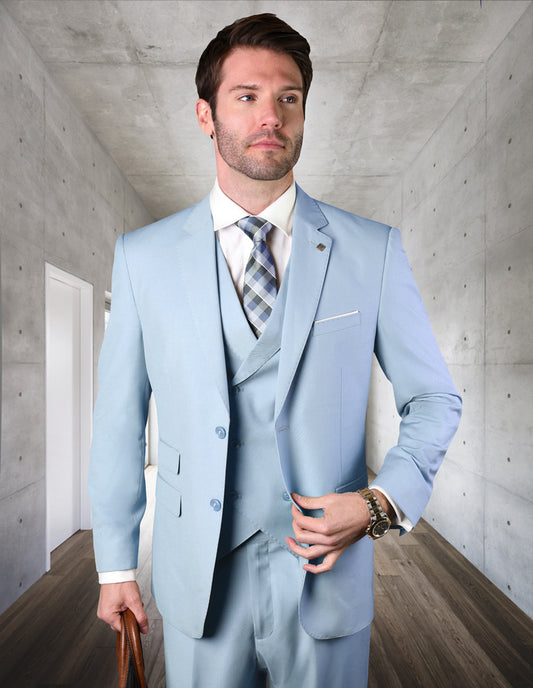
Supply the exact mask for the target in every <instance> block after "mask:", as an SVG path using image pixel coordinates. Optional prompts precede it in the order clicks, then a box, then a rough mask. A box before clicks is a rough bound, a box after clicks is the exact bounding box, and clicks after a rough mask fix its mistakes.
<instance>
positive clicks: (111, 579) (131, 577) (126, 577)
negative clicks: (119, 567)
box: [98, 569, 136, 585]
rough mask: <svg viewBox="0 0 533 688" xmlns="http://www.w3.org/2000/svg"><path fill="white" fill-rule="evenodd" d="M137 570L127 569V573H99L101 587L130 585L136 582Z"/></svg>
mask: <svg viewBox="0 0 533 688" xmlns="http://www.w3.org/2000/svg"><path fill="white" fill-rule="evenodd" d="M135 574H136V569H127V570H125V571H100V572H99V573H98V582H99V583H100V585H104V584H106V583H128V582H130V581H135Z"/></svg>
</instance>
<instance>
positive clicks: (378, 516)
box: [357, 487, 391, 540]
mask: <svg viewBox="0 0 533 688" xmlns="http://www.w3.org/2000/svg"><path fill="white" fill-rule="evenodd" d="M357 491H358V492H359V494H360V495H361V497H362V498H363V499H364V500H365V502H366V505H367V507H368V510H369V511H370V524H369V526H368V528H367V529H366V534H367V535H368V537H369V538H372V540H377V539H378V538H380V537H383V536H384V535H386V534H387V533H388V532H389V530H390V526H391V522H390V518H389V517H388V516H387V514H386V513H385V512H384V511H383V509H382V508H381V504H380V503H379V501H378V500H377V498H376V497H375V496H374V493H373V492H371V491H370V490H369V489H368V487H363V488H361V489H360V490H357Z"/></svg>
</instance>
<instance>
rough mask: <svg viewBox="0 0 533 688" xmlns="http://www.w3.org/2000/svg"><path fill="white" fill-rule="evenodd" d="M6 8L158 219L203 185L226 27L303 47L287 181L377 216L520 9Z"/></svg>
mask: <svg viewBox="0 0 533 688" xmlns="http://www.w3.org/2000/svg"><path fill="white" fill-rule="evenodd" d="M2 1H3V3H4V5H5V6H6V7H7V9H8V11H9V12H10V14H11V15H12V17H13V18H14V20H15V21H16V22H17V24H18V26H19V27H20V29H21V30H22V31H23V32H24V33H25V35H26V36H27V37H28V39H29V40H30V41H31V43H32V44H33V46H34V48H35V49H36V51H37V53H38V54H39V55H40V57H41V59H42V60H43V61H44V62H45V64H46V65H47V67H48V69H49V71H50V72H51V73H52V75H53V76H54V77H55V78H56V81H57V82H59V83H60V84H61V85H62V87H63V88H64V90H65V91H66V92H67V93H68V94H69V95H70V97H71V99H72V100H73V102H74V103H75V104H76V106H77V108H78V109H79V111H80V112H81V113H82V115H83V117H84V118H85V120H86V122H87V123H88V125H89V127H90V128H91V129H92V130H93V131H94V133H95V134H96V136H97V137H98V138H99V139H100V141H101V142H102V144H103V146H104V147H105V148H106V149H107V150H108V151H109V153H110V154H111V155H112V157H113V158H114V160H115V161H116V163H117V164H118V166H119V167H120V168H121V170H122V171H123V173H124V174H125V176H126V177H127V178H128V179H129V181H130V182H131V184H132V185H133V186H134V187H135V189H136V190H137V192H138V193H139V195H140V196H141V198H142V199H143V201H144V203H145V205H146V208H147V209H148V211H149V212H150V213H151V214H152V215H153V217H154V218H160V217H163V216H165V215H168V214H170V213H172V212H175V211H176V210H180V209H181V208H184V207H186V206H188V205H190V204H191V203H192V202H195V201H197V200H200V199H201V198H202V197H203V196H204V195H205V194H206V193H207V192H208V191H209V189H210V188H211V185H212V181H213V177H214V173H215V167H214V156H213V153H212V143H211V141H210V140H209V139H208V138H207V137H205V135H204V134H203V133H202V132H201V131H200V129H199V128H198V125H197V123H196V117H195V114H194V104H195V100H196V92H195V87H194V73H195V69H196V63H197V60H198V57H199V56H200V54H201V52H202V50H203V48H204V47H205V45H207V43H208V42H209V40H210V39H211V38H212V37H213V36H214V35H215V34H216V32H217V31H218V30H219V29H220V28H221V27H222V26H225V25H226V24H229V23H231V22H232V21H233V20H234V19H236V18H238V17H242V16H246V15H248V14H254V13H258V12H265V11H268V12H274V13H276V14H278V15H279V16H280V17H282V18H283V19H285V20H286V21H288V22H289V24H291V25H292V26H294V27H295V28H296V29H297V30H299V31H300V32H301V33H303V35H304V36H306V38H307V39H308V40H309V42H310V44H311V48H312V59H313V65H314V69H315V76H314V81H313V85H312V87H311V92H310V96H309V101H308V107H307V121H306V132H305V142H304V149H303V153H302V157H301V160H300V162H299V163H298V166H297V168H296V177H297V180H298V181H299V182H300V184H301V185H302V186H303V187H304V188H305V190H306V191H308V192H309V193H310V194H312V195H314V196H316V197H318V198H320V199H322V200H325V201H327V202H329V203H333V204H335V205H339V206H341V207H344V208H346V209H348V210H351V211H354V212H358V213H360V214H363V215H374V216H376V217H377V219H379V217H380V215H379V206H380V203H381V202H382V201H383V200H384V199H385V198H386V197H387V195H388V194H389V193H390V191H391V189H393V188H394V186H395V184H396V182H397V180H398V178H399V177H400V175H401V174H402V172H403V171H404V170H405V169H406V168H407V167H408V166H409V164H410V163H411V162H412V161H413V160H414V159H415V158H416V156H417V154H418V152H419V151H420V150H421V148H422V147H423V146H424V144H425V143H426V141H427V140H428V139H429V138H430V137H431V135H432V133H433V132H434V131H435V130H436V129H437V128H438V126H439V124H440V123H441V122H442V120H443V119H444V117H445V116H446V114H447V113H448V112H449V111H450V109H451V108H452V107H453V105H454V104H455V103H456V101H457V100H458V98H459V97H460V96H461V94H462V93H463V92H464V91H465V89H466V88H467V87H468V85H469V84H470V83H471V81H472V80H473V79H474V77H475V76H476V75H477V74H478V73H479V71H480V69H481V68H482V66H483V64H484V63H485V61H486V60H487V59H488V57H490V55H491V54H492V53H493V52H494V50H495V49H496V47H497V46H498V45H499V43H500V42H501V41H502V40H503V38H504V37H505V35H506V34H507V33H508V31H509V30H510V29H511V27H512V26H513V25H514V24H515V23H516V21H517V20H518V19H519V18H520V16H521V15H522V14H523V12H524V11H525V10H526V8H527V6H528V5H529V4H530V2H529V1H528V2H518V1H516V2H515V1H512V0H504V1H501V2H499V1H489V0H483V3H482V6H480V2H479V0H456V1H454V2H437V1H432V0H426V1H414V0H411V1H399V0H396V1H383V2H381V1H374V2H363V1H360V2H359V1H354V2H335V1H333V0H329V1H326V2H320V1H314V2H313V1H309V0H307V1H306V2H300V1H299V0H294V1H288V0H284V1H277V0H273V1H255V2H254V1H248V0H231V2H226V1H224V0H219V1H209V2H202V1H196V0H194V1H193V0H189V1H185V2H181V1H174V0H163V1H160V0H132V1H127V0H2Z"/></svg>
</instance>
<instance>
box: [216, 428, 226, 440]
mask: <svg viewBox="0 0 533 688" xmlns="http://www.w3.org/2000/svg"><path fill="white" fill-rule="evenodd" d="M215 432H216V434H217V437H218V439H220V440H223V439H224V437H226V429H225V428H223V427H222V426H221V425H218V426H217V427H216V428H215Z"/></svg>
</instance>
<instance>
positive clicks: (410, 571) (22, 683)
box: [0, 470, 533, 688]
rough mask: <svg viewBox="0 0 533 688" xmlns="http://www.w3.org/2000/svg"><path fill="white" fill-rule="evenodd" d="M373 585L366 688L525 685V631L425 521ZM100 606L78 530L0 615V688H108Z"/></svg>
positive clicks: (528, 667)
mask: <svg viewBox="0 0 533 688" xmlns="http://www.w3.org/2000/svg"><path fill="white" fill-rule="evenodd" d="M153 479H154V473H153V470H152V472H151V473H150V474H149V483H152V484H153ZM150 492H151V491H150ZM150 501H152V498H151V500H150ZM150 529H151V523H150V520H149V519H147V521H146V522H145V523H143V533H142V538H141V553H140V555H141V556H140V573H139V583H140V585H141V588H142V590H143V592H144V599H145V604H146V608H147V612H148V616H149V619H150V624H151V628H152V630H151V632H150V633H149V635H148V636H147V637H144V638H143V645H144V650H145V661H146V665H147V674H148V684H149V687H150V688H164V686H165V678H164V662H163V634H162V627H161V618H160V616H159V614H158V612H157V609H156V607H155V604H154V602H153V600H152V598H151V596H150V594H149V578H150ZM375 582H376V617H375V620H374V625H373V629H372V643H371V651H370V679H369V684H368V685H369V688H531V687H533V621H531V620H530V619H529V618H528V617H527V616H526V615H525V614H523V613H522V612H521V611H520V610H519V609H518V608H517V607H516V606H515V605H513V604H512V603H511V602H509V600H508V599H507V598H506V597H505V595H503V594H502V593H501V592H500V591H499V590H497V589H496V588H495V587H494V585H492V584H491V583H490V582H489V581H487V579H486V578H484V577H483V576H482V575H481V574H480V573H479V572H478V571H477V570H476V569H475V568H474V567H473V566H472V565H471V564H469V563H468V562H467V561H466V560H465V559H464V558H463V557H462V556H461V555H460V554H458V553H457V552H456V551H455V550H454V549H453V548H452V547H451V546H450V545H449V544H447V543H446V542H445V540H443V538H441V537H440V536H439V535H438V534H437V533H436V532H435V531H434V530H433V529H432V528H431V527H430V526H429V525H428V524H427V523H425V522H423V521H422V522H421V523H419V524H418V526H417V527H416V529H415V531H414V532H413V533H410V534H409V535H405V536H403V537H402V538H399V537H398V535H397V534H396V533H395V534H392V535H389V536H387V537H386V538H384V540H383V541H381V542H379V543H377V544H376V578H375ZM97 599H98V584H97V580H96V575H95V573H94V562H93V557H92V544H91V533H90V532H88V531H84V532H81V531H80V532H78V533H76V534H75V535H73V536H72V537H71V538H70V539H69V540H67V542H65V543H64V544H63V545H61V546H60V547H59V548H58V549H57V550H56V551H55V552H54V553H53V555H52V568H51V570H50V572H49V573H47V574H46V575H45V576H43V577H42V579H41V580H39V581H38V582H37V583H35V585H33V586H32V587H31V588H30V589H29V590H28V591H27V592H26V593H25V594H24V595H23V596H22V597H21V598H20V599H19V600H18V601H17V602H16V603H15V604H14V605H13V606H12V607H11V608H10V609H8V610H7V611H6V612H5V613H4V614H3V615H2V616H0V688H116V686H117V680H116V668H115V634H114V633H113V632H112V631H110V630H109V629H108V627H107V626H106V625H105V624H103V623H102V622H100V621H98V619H97V618H96V615H95V610H96V604H97ZM182 688H188V687H187V686H183V687H182ZM290 688H294V687H293V686H291V687H290ZM332 688H349V686H338V687H332Z"/></svg>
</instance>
